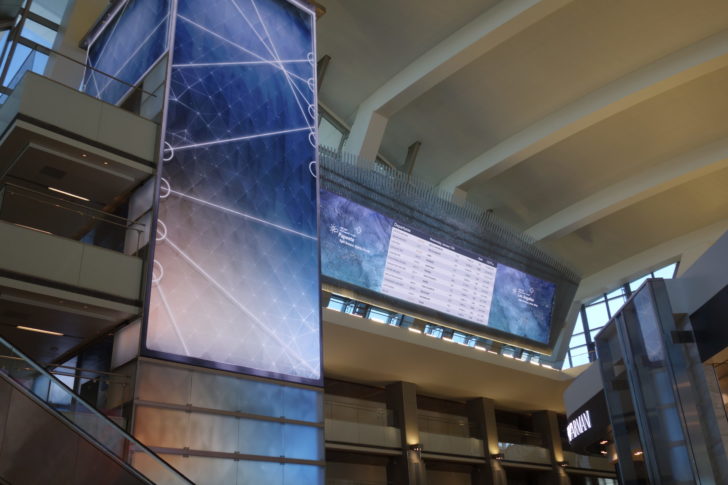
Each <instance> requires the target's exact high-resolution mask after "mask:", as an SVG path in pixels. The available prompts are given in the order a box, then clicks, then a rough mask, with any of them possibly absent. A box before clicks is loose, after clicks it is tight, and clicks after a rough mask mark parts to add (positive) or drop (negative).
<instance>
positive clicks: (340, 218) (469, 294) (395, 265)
mask: <svg viewBox="0 0 728 485" xmlns="http://www.w3.org/2000/svg"><path fill="white" fill-rule="evenodd" d="M320 197H321V272H322V274H324V275H325V276H327V277H330V278H333V279H335V280H338V281H342V282H345V283H347V284H349V285H354V286H357V287H360V288H365V289H367V290H371V291H374V292H377V293H381V294H383V295H386V296H388V297H390V298H396V299H398V300H401V301H403V302H406V303H409V304H413V305H417V306H418V307H424V308H426V309H428V310H435V311H436V312H439V313H442V314H444V315H449V316H453V317H456V318H458V319H461V320H465V321H467V322H471V323H475V324H477V325H479V326H482V327H488V328H494V329H497V330H500V331H503V332H506V333H508V334H512V335H516V336H519V337H523V338H526V339H529V340H533V341H536V342H539V343H548V342H549V337H550V333H551V311H552V306H553V300H554V295H555V292H556V285H555V284H554V283H552V282H549V281H545V280H542V279H540V278H537V277H535V276H533V275H530V274H528V273H524V272H523V271H519V270H517V269H515V268H511V267H510V266H507V265H505V264H502V263H498V262H496V261H494V260H492V259H490V258H487V257H485V256H483V255H480V254H477V253H473V252H471V251H468V250H465V249H463V248H459V247H457V246H454V245H452V244H449V243H448V242H447V241H442V240H439V239H436V238H433V237H431V236H430V235H428V234H426V233H423V232H421V231H418V230H417V229H416V228H413V227H410V226H408V225H406V224H402V223H399V222H397V221H395V220H393V219H391V218H389V217H387V216H384V215H382V214H380V213H378V212H376V211H373V210H371V209H368V208H366V207H364V206H362V205H359V204H356V203H354V202H352V201H350V200H348V199H345V198H344V197H341V196H338V195H336V194H333V193H331V192H327V191H325V190H322V191H321V196H320Z"/></svg>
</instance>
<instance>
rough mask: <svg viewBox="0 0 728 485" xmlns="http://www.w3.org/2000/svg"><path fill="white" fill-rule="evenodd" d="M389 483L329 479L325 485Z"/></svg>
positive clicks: (384, 484) (376, 484) (383, 484)
mask: <svg viewBox="0 0 728 485" xmlns="http://www.w3.org/2000/svg"><path fill="white" fill-rule="evenodd" d="M388 483H389V482H387V481H383V482H378V481H374V480H348V479H342V478H329V479H327V480H326V485H387V484H388Z"/></svg>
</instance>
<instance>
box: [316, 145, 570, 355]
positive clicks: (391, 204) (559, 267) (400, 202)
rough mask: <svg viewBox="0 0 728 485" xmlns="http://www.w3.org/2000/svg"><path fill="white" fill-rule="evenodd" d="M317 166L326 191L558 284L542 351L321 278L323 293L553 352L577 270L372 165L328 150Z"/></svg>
mask: <svg viewBox="0 0 728 485" xmlns="http://www.w3.org/2000/svg"><path fill="white" fill-rule="evenodd" d="M319 160H320V178H321V186H322V188H323V189H326V190H328V191H330V192H332V193H335V194H338V195H340V196H342V197H345V198H347V199H350V200H352V201H353V202H356V203H358V204H361V205H363V206H365V207H368V208H370V209H372V210H375V211H377V212H379V213H382V214H383V215H385V216H387V217H390V218H392V219H395V220H397V221H399V222H403V223H405V224H407V225H411V226H412V227H414V228H417V229H418V230H420V231H423V232H425V233H428V234H431V235H432V236H433V237H437V238H442V240H443V241H446V242H448V243H453V244H455V245H457V246H460V247H462V248H464V249H467V250H470V251H472V252H474V253H477V254H481V255H483V256H486V257H490V258H493V259H495V260H496V261H498V262H501V263H504V264H507V265H509V266H512V267H513V268H516V269H518V270H520V271H523V272H526V273H528V274H531V275H533V276H536V277H538V278H541V279H543V280H546V281H551V282H553V283H555V284H556V295H555V298H554V304H553V311H552V318H551V333H550V339H549V342H548V344H546V345H544V344H543V343H542V342H537V341H534V340H530V339H527V338H522V337H519V336H516V335H513V334H509V333H506V332H503V331H499V330H497V329H493V328H488V327H484V326H482V325H479V324H475V323H473V322H469V321H467V320H463V319H461V318H457V317H453V316H452V315H446V314H444V313H442V312H437V311H434V310H432V309H429V308H425V307H422V306H420V305H416V304H412V303H411V302H406V301H403V300H401V299H397V298H392V297H389V296H387V295H383V294H382V293H379V292H376V291H372V290H369V289H366V288H362V287H360V286H355V285H352V284H349V283H346V282H343V281H340V280H335V279H332V278H329V277H326V276H323V282H324V287H325V289H326V290H327V291H332V292H337V293H340V294H342V295H344V296H348V297H352V298H355V299H357V300H360V301H364V302H366V303H370V304H374V305H378V306H381V307H384V308H387V309H390V310H393V311H396V312H404V313H407V314H409V315H412V316H414V317H416V318H419V319H422V320H425V321H430V322H433V323H436V324H438V325H443V326H445V327H450V328H454V329H459V330H464V331H466V332H468V333H472V334H474V335H478V336H482V337H484V338H487V339H492V340H497V341H500V342H504V343H508V344H514V345H517V346H519V347H522V348H526V349H529V350H534V351H537V352H541V353H550V352H552V351H553V346H554V345H555V343H556V339H557V338H558V335H559V332H560V331H561V328H562V327H563V324H564V321H565V319H566V316H567V313H568V311H569V307H570V306H571V302H572V301H573V299H574V295H575V293H576V289H577V286H578V284H579V281H580V277H579V275H578V274H577V273H576V272H575V271H573V270H572V269H570V268H569V267H568V266H566V265H565V264H563V263H561V262H560V261H558V260H557V259H555V258H553V257H552V256H550V255H548V254H547V253H545V252H544V251H542V250H541V249H539V248H538V247H537V246H535V244H534V241H531V240H529V239H528V237H526V236H524V235H523V234H521V233H519V232H518V231H516V230H514V229H512V228H510V227H509V226H508V225H507V224H505V223H503V222H502V221H498V220H497V218H496V217H494V216H493V214H490V213H487V212H486V211H484V210H482V209H480V208H477V207H475V206H473V205H470V204H458V203H456V202H455V201H453V200H451V198H450V197H451V194H442V193H440V192H439V191H438V190H437V189H436V188H433V187H432V186H430V185H428V184H426V183H424V182H421V181H419V180H417V179H416V178H414V177H411V176H408V175H406V174H404V173H402V172H398V171H396V170H388V169H379V168H377V169H375V168H374V164H373V163H371V162H369V163H366V162H364V161H361V160H357V159H355V158H353V157H350V156H347V155H345V154H344V155H342V154H338V153H335V152H333V151H330V150H326V149H321V150H320V153H319Z"/></svg>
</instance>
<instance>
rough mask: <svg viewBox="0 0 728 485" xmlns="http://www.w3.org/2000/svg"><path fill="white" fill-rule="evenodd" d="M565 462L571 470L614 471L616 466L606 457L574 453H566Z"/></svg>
mask: <svg viewBox="0 0 728 485" xmlns="http://www.w3.org/2000/svg"><path fill="white" fill-rule="evenodd" d="M564 460H566V463H568V464H569V467H571V468H584V469H587V470H602V471H614V465H612V463H611V462H610V461H609V458H606V457H604V456H589V455H580V454H578V453H574V452H573V451H564Z"/></svg>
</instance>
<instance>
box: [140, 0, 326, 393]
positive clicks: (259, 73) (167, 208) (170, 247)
mask: <svg viewBox="0 0 728 485" xmlns="http://www.w3.org/2000/svg"><path fill="white" fill-rule="evenodd" d="M274 4H275V5H274ZM188 7H189V4H188V3H186V0H176V1H174V2H173V9H174V10H173V14H172V18H173V19H174V22H172V27H171V29H170V33H169V35H170V41H169V45H171V46H174V47H173V49H172V50H173V52H170V64H169V66H168V73H167V86H166V90H167V92H166V94H165V110H164V114H163V117H164V118H163V125H162V129H163V132H164V133H165V141H164V143H163V146H162V147H161V152H160V165H161V168H160V170H159V172H158V177H157V184H156V189H155V206H154V218H153V220H154V227H153V228H152V234H155V235H156V237H155V239H156V240H154V241H151V242H150V253H151V254H150V259H149V267H148V282H147V285H148V286H147V291H148V293H147V294H148V295H150V296H149V302H148V305H146V306H145V318H144V321H145V325H144V326H143V332H142V349H141V350H142V355H146V356H150V357H157V358H162V359H165V360H172V361H177V362H183V363H188V364H193V365H199V366H204V367H211V368H216V369H220V370H228V371H233V372H242V373H246V374H251V375H258V376H263V377H270V378H275V379H281V380H286V381H291V382H299V383H304V384H311V385H317V386H320V385H321V384H322V382H323V376H322V371H321V362H322V351H321V347H322V341H321V333H320V312H321V310H320V302H319V299H320V291H319V279H318V274H319V261H318V211H317V206H318V180H317V178H316V176H315V162H316V160H317V153H316V139H317V131H316V115H317V110H316V106H317V99H316V89H315V86H316V69H315V54H314V53H315V32H314V29H315V15H314V13H313V12H312V11H311V10H310V9H309V8H307V7H305V6H303V5H301V4H299V3H297V2H296V1H295V0H276V1H275V2H257V3H256V2H255V1H251V2H244V3H241V2H225V4H224V5H223V4H218V5H216V6H213V5H210V4H207V5H206V6H205V7H206V8H205V9H192V8H188ZM213 7H215V8H218V9H219V10H215V8H213ZM274 7H280V15H281V16H285V20H287V21H289V22H290V23H289V24H287V25H285V26H281V25H280V24H277V25H271V24H269V23H268V21H269V20H270V17H268V14H271V11H270V10H269V11H267V12H266V11H265V10H266V9H272V8H274ZM224 9H228V10H230V11H229V12H227V11H225V10H224ZM260 10H263V13H262V14H261V12H260ZM233 19H235V20H234V22H235V28H229V27H230V26H229V25H226V22H233ZM279 20H280V19H279ZM296 22H299V23H296ZM236 29H237V30H236ZM244 29H247V32H246V33H247V37H245V35H244V34H243V33H242V32H241V31H242V30H244ZM221 33H222V34H224V35H222V34H221ZM295 35H299V37H300V36H304V37H307V38H308V44H307V46H308V48H307V49H305V55H304V54H302V49H303V44H301V43H300V42H299V43H295V42H290V43H279V42H276V41H279V40H280V39H281V37H285V36H295ZM172 39H173V40H174V42H173V41H172ZM294 40H295V39H294ZM299 51H300V52H299ZM294 54H298V55H297V56H296V57H292V55H294ZM204 56H207V57H204ZM225 56H227V57H225ZM246 76H247V77H246ZM276 76H278V77H277V78H276ZM233 80H234V81H236V84H235V87H234V88H231V81H233ZM226 89H229V90H228V91H226ZM277 89H278V91H276V90H277ZM283 90H285V91H283ZM284 92H286V93H288V94H287V95H283V94H282V93H284ZM286 96H287V97H286ZM216 101H217V104H215V102H216ZM197 102H199V103H200V104H195V103H197ZM246 103H248V104H247V105H246ZM252 103H258V104H257V105H256V106H252ZM256 110H257V111H256ZM255 114H257V115H258V118H255V116H254V115H255ZM299 118H300V119H299ZM294 119H295V121H296V125H295V126H280V125H278V126H276V123H280V122H281V120H282V121H283V123H285V122H292V121H294ZM302 120H303V121H302ZM306 147H307V148H306ZM275 156H277V157H278V158H277V159H275V160H276V162H278V163H271V162H270V161H271V158H272V157H275ZM181 165H184V167H185V168H184V169H182V168H181ZM162 172H164V173H162ZM233 255H234V259H233V258H231V256H233ZM230 263H234V267H231V264H230ZM163 281H164V283H166V284H165V285H162V282H163Z"/></svg>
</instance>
